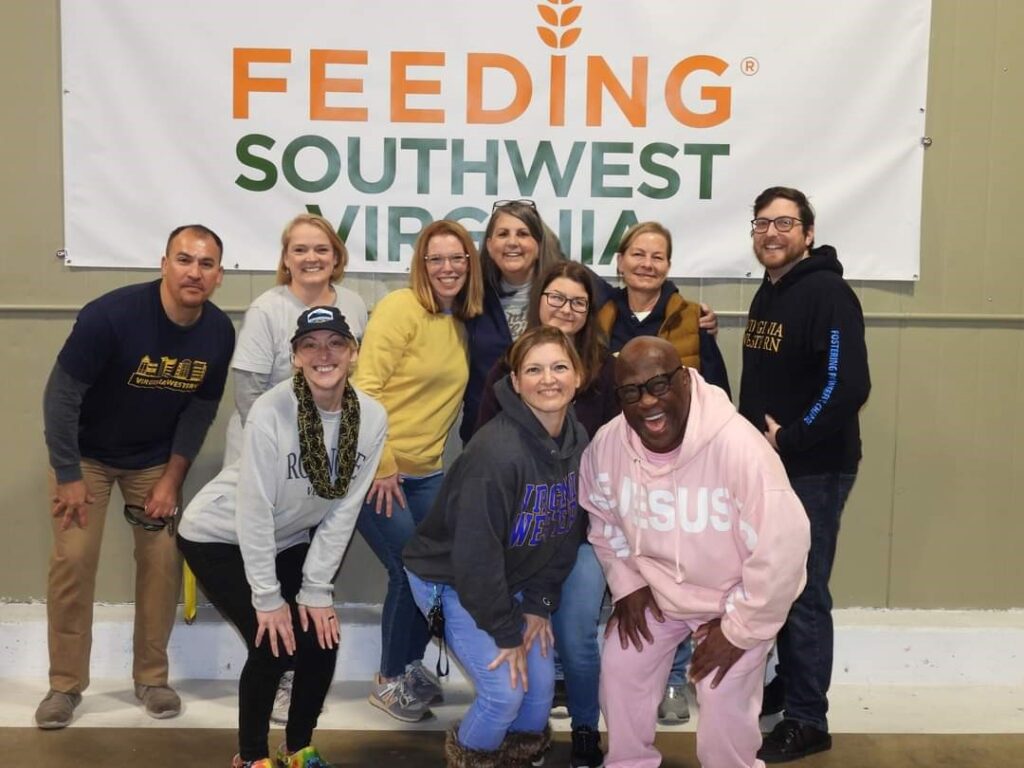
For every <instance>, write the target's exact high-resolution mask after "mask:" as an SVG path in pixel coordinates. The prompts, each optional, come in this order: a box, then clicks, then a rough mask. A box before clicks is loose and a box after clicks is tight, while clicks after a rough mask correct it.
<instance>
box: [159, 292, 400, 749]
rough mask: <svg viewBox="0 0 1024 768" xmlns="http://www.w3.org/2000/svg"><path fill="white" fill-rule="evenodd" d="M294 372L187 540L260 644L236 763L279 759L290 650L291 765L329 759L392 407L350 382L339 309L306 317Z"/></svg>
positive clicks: (217, 483) (186, 526)
mask: <svg viewBox="0 0 1024 768" xmlns="http://www.w3.org/2000/svg"><path fill="white" fill-rule="evenodd" d="M292 354H293V359H294V365H295V375H294V376H293V378H292V379H291V380H288V381H283V382H281V383H280V384H278V385H277V386H275V387H273V388H272V389H270V390H269V391H268V392H266V393H265V394H263V395H261V396H260V397H259V398H258V399H257V400H256V402H255V403H254V404H253V406H252V409H251V410H250V412H249V417H248V419H247V420H246V424H245V432H244V435H243V440H242V455H241V458H240V459H239V460H238V461H237V462H235V463H233V464H231V465H229V466H227V467H225V468H224V469H223V470H222V471H221V473H220V474H219V475H217V477H215V478H214V479H213V480H211V481H210V482H209V483H208V484H207V485H206V486H205V487H204V488H203V489H202V490H201V491H200V492H199V493H198V494H197V495H196V497H195V498H194V499H193V500H192V503H191V504H189V505H188V508H187V509H186V510H185V513H184V515H183V517H182V521H181V526H180V528H179V532H178V545H179V547H180V549H181V551H182V553H183V554H184V555H185V559H186V560H187V561H188V564H189V566H190V567H191V568H192V571H193V572H194V573H195V575H196V578H197V579H198V580H199V582H200V584H202V586H203V591H204V592H205V593H206V594H207V596H208V597H209V598H210V601H211V602H212V603H213V604H214V605H215V606H216V607H217V608H219V609H220V611H221V612H222V613H223V614H224V615H225V616H226V617H227V618H228V619H229V620H230V621H231V622H232V623H233V624H234V625H235V626H236V627H237V628H238V630H239V632H241V634H242V638H243V639H244V640H245V643H246V645H247V646H248V649H249V656H248V659H247V660H246V663H245V666H244V668H243V669H242V674H241V678H240V680H239V685H238V706H239V732H238V741H239V754H238V755H236V756H235V758H234V760H233V762H232V766H233V768H240V767H242V768H244V767H249V766H251V767H252V768H272V767H273V766H274V765H276V763H274V762H273V761H272V760H271V758H270V752H269V746H268V732H269V727H270V712H271V709H272V707H273V705H274V694H275V692H276V690H277V683H278V680H279V679H280V677H281V673H282V671H283V670H284V668H285V660H286V657H287V656H294V658H295V682H294V687H293V690H292V701H291V708H290V710H289V715H288V727H287V729H286V731H285V742H284V743H283V744H282V745H281V746H280V748H279V749H278V752H277V760H278V761H279V762H280V763H281V764H289V765H300V766H320V765H326V763H324V762H322V761H321V760H320V758H319V756H318V754H317V752H316V749H315V748H314V747H313V746H312V744H311V741H312V734H313V729H314V728H315V727H316V721H317V717H318V716H319V714H320V710H321V708H322V706H323V702H324V697H325V696H326V695H327V689H328V688H329V687H330V684H331V680H332V679H333V677H334V664H335V660H336V657H337V652H338V642H339V639H340V631H339V628H338V616H337V614H336V613H335V610H334V575H335V573H336V572H337V570H338V567H339V566H340V564H341V558H342V555H344V553H345V550H346V548H347V547H348V543H349V541H350V539H351V538H352V530H353V528H354V527H355V522H356V518H357V516H358V514H359V509H360V507H361V506H362V502H363V498H364V497H365V496H366V492H367V491H368V490H369V488H370V484H371V483H372V482H373V476H374V473H375V472H376V469H377V463H378V462H379V460H380V454H381V449H382V446H383V444H384V437H385V433H386V431H387V416H386V414H385V412H384V409H383V408H382V407H381V406H380V405H379V404H378V403H377V402H376V401H375V400H373V399H371V398H369V397H367V396H366V395H364V394H363V393H362V392H359V391H358V390H356V389H355V388H354V387H353V386H352V385H351V384H350V383H349V381H348V375H349V370H350V368H351V366H352V364H353V363H354V362H355V359H356V356H357V354H358V353H357V349H356V342H355V339H354V337H353V335H352V333H351V331H350V329H349V326H348V323H347V322H346V321H345V318H344V317H343V316H342V314H341V312H340V311H339V310H338V308H337V307H313V308H311V309H308V310H306V311H305V312H303V313H302V315H300V317H299V320H298V327H297V329H296V331H295V334H294V335H293V336H292Z"/></svg>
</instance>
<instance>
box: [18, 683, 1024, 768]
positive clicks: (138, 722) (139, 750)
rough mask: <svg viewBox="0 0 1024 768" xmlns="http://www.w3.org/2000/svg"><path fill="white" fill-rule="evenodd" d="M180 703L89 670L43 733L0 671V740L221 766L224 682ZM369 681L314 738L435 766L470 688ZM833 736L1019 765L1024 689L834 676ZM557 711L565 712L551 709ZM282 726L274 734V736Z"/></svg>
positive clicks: (26, 746)
mask: <svg viewBox="0 0 1024 768" xmlns="http://www.w3.org/2000/svg"><path fill="white" fill-rule="evenodd" d="M177 687H178V690H179V691H180V693H181V694H182V698H183V701H184V703H185V709H184V711H183V713H182V715H181V716H180V717H179V718H176V719H174V720H162V721H158V720H152V719H150V718H149V717H147V716H146V715H145V714H144V713H143V712H142V710H141V708H140V707H139V706H138V704H137V702H136V701H135V699H134V696H133V695H132V692H131V690H130V688H129V686H128V685H127V683H126V682H124V681H113V680H96V681H94V682H93V685H92V686H91V687H90V689H89V691H87V693H86V696H85V699H84V701H83V703H82V704H81V705H80V707H79V708H78V710H77V712H76V719H75V722H74V723H73V724H72V726H71V727H69V728H67V729H65V730H63V731H56V732H43V731H40V730H38V729H36V728H34V727H31V724H32V713H33V711H34V709H35V706H36V704H37V703H38V701H39V699H40V698H41V697H42V695H43V693H45V689H44V688H43V687H42V686H41V685H40V684H39V683H36V682H33V683H27V682H25V681H20V680H0V744H2V745H3V747H4V754H6V755H10V756H15V755H18V756H24V760H22V759H21V758H19V761H17V763H16V764H19V765H32V766H36V765H39V766H46V767H47V768H64V767H65V766H66V767H67V768H71V766H76V767H77V766H83V765H84V766H100V765H107V766H135V765H146V766H152V768H171V766H180V765H189V766H195V767H196V768H205V766H210V768H224V767H225V766H227V765H228V764H229V762H230V759H231V755H232V754H234V752H235V751H236V748H235V730H234V729H235V719H236V717H237V709H236V704H235V696H236V687H235V683H234V682H233V681H211V680H205V681H183V682H181V683H179V684H178V685H177ZM366 692H367V684H366V683H359V682H345V683H336V684H335V685H334V687H333V688H332V689H331V693H330V694H329V696H328V700H327V711H326V712H325V713H324V715H323V716H322V717H321V721H320V727H319V729H318V731H317V735H316V739H315V743H316V744H317V746H318V748H319V749H320V750H321V752H322V753H323V755H324V756H325V757H326V758H327V759H329V760H331V761H332V762H333V764H334V765H337V766H377V767H378V768H390V767H391V766H409V767H410V768H419V767H420V766H440V765H441V745H442V738H443V737H442V731H443V729H444V728H446V727H447V726H448V725H449V724H450V723H451V722H453V721H454V720H455V719H457V718H458V717H459V716H460V715H461V713H462V712H463V711H464V710H465V707H466V706H467V705H468V703H469V700H470V693H469V690H468V689H466V688H464V687H449V688H448V689H447V696H446V698H447V701H446V703H445V704H444V705H442V706H440V707H437V708H436V710H435V712H436V715H437V716H436V717H435V718H434V719H432V720H429V721H426V722H423V723H419V724H416V725H412V726H409V725H404V724H401V723H397V722H395V721H393V720H391V719H390V718H388V717H387V716H386V715H384V714H382V713H381V712H379V711H378V710H376V709H374V708H372V707H370V706H369V705H368V704H367V703H366V700H365V696H366ZM832 693H833V695H832V700H833V705H832V713H831V722H832V730H833V734H834V737H833V738H834V746H833V749H832V751H831V752H829V753H825V754H821V755H815V756H813V757H811V758H807V759H806V760H803V761H801V762H799V763H797V765H799V766H801V768H826V767H827V768H839V767H840V766H842V768H858V767H859V766H865V767H866V766H871V767H872V768H910V767H911V766H913V767H914V768H917V767H919V766H922V767H923V766H927V767H928V768H942V767H944V766H950V767H951V768H952V766H956V767H957V768H975V767H976V768H981V767H982V766H985V767H986V768H987V766H990V765H1007V766H1017V765H1021V766H1024V691H1021V690H1019V689H1017V688H1013V689H1011V688H960V689H950V688H909V687H897V688H881V687H879V688H866V687H854V686H834V687H833V692H832ZM555 714H556V715H558V714H562V711H561V710H556V712H555ZM551 723H552V727H553V728H554V730H555V732H556V734H555V738H556V744H555V748H554V750H553V752H552V754H551V756H550V757H549V759H548V761H547V766H548V768H556V767H560V766H567V765H568V759H569V743H568V736H569V734H568V733H567V731H568V728H569V722H568V720H567V719H566V718H565V717H552V720H551ZM693 729H694V722H693V721H691V722H690V723H688V724H686V725H682V726H675V725H674V726H661V727H659V735H658V745H659V748H660V749H661V750H662V752H663V753H664V755H665V762H664V763H663V765H664V766H666V768H684V766H685V768H697V762H696V757H695V752H694V737H693ZM282 737H283V734H280V733H275V734H273V735H272V739H271V744H272V745H273V744H275V743H276V742H277V740H278V739H280V738H282Z"/></svg>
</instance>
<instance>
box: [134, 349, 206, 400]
mask: <svg viewBox="0 0 1024 768" xmlns="http://www.w3.org/2000/svg"><path fill="white" fill-rule="evenodd" d="M206 368H207V364H206V362H205V361H204V360H189V359H188V358H185V359H184V360H179V359H178V358H176V357H167V356H166V355H165V356H163V357H161V358H160V359H159V360H154V359H152V358H151V357H150V356H149V355H143V356H142V359H141V360H140V361H139V367H138V368H136V369H135V371H133V372H132V375H131V376H129V377H128V386H131V387H139V388H141V389H170V390H172V391H174V392H188V393H192V392H195V391H196V390H197V389H199V385H200V384H202V383H203V379H204V378H206Z"/></svg>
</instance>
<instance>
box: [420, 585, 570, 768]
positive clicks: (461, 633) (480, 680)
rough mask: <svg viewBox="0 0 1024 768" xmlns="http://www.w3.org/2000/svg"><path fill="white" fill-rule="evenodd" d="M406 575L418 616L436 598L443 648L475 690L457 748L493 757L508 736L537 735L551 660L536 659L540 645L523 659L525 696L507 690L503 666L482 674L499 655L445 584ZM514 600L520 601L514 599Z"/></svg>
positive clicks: (546, 704)
mask: <svg viewBox="0 0 1024 768" xmlns="http://www.w3.org/2000/svg"><path fill="white" fill-rule="evenodd" d="M406 573H407V574H408V578H409V587H410V589H411V590H412V596H413V599H414V600H415V601H416V605H417V606H418V607H419V609H420V610H421V611H422V612H423V615H424V616H426V614H427V613H428V612H429V611H430V606H431V605H433V603H434V599H435V597H439V598H440V600H441V606H442V608H443V610H444V639H445V642H446V643H448V647H449V648H450V649H451V651H452V653H453V654H454V655H455V657H456V658H457V659H458V660H459V661H460V662H461V663H462V667H463V669H465V671H466V674H468V675H469V677H470V679H471V680H472V681H473V686H474V688H475V689H476V698H475V699H473V703H472V704H471V705H470V707H469V709H468V710H467V711H466V714H465V715H464V716H463V718H462V725H460V726H459V743H460V744H462V746H464V747H467V748H469V749H476V750H481V751H484V752H494V751H496V750H497V749H498V748H499V747H500V746H501V743H502V742H503V741H504V740H505V734H507V733H508V732H509V731H519V732H526V733H540V732H541V731H543V730H544V728H545V726H546V725H547V724H548V713H549V712H550V711H551V700H552V698H553V697H554V694H555V664H554V658H553V657H554V654H553V653H551V652H550V651H549V652H548V655H547V657H546V658H545V657H544V656H541V653H540V643H534V644H533V647H532V648H531V649H530V652H529V653H528V654H527V657H526V664H527V677H528V680H529V689H530V690H529V691H527V692H524V691H523V686H522V684H520V685H518V686H517V687H515V688H513V687H512V685H511V683H510V681H509V672H508V664H502V665H501V666H500V667H498V668H497V669H494V670H489V669H487V665H488V664H490V663H491V662H492V661H494V658H495V657H496V656H497V655H498V653H500V651H501V649H500V648H498V646H497V645H495V643H494V639H493V638H492V637H491V636H490V635H488V634H487V633H486V632H484V631H483V630H482V629H480V628H479V627H477V625H476V622H475V621H474V620H473V617H472V616H470V615H469V612H468V611H466V609H465V608H463V607H462V603H461V602H459V596H458V594H456V592H455V590H454V589H453V588H452V587H450V586H447V585H445V584H435V583H434V582H429V581H424V580H423V579H421V578H420V577H419V576H417V575H416V574H414V573H412V572H411V571H407V572H406ZM516 599H518V600H521V599H522V598H521V596H520V595H516Z"/></svg>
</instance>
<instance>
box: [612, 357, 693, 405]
mask: <svg viewBox="0 0 1024 768" xmlns="http://www.w3.org/2000/svg"><path fill="white" fill-rule="evenodd" d="M681 370H683V366H681V365H680V366H679V367H678V368H676V369H675V370H674V371H672V372H671V373H659V374H658V375H657V376H651V378H649V379H648V380H647V381H645V382H643V383H642V384H623V385H622V386H621V387H616V388H615V394H616V395H617V396H618V398H619V400H621V401H622V402H623V404H625V405H630V404H632V403H636V402H639V401H640V398H641V397H643V393H644V390H646V391H647V394H649V395H651V396H652V397H661V396H662V395H664V394H665V393H667V392H668V390H669V387H670V386H672V377H673V376H675V375H676V374H677V373H679V372H680V371H681Z"/></svg>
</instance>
